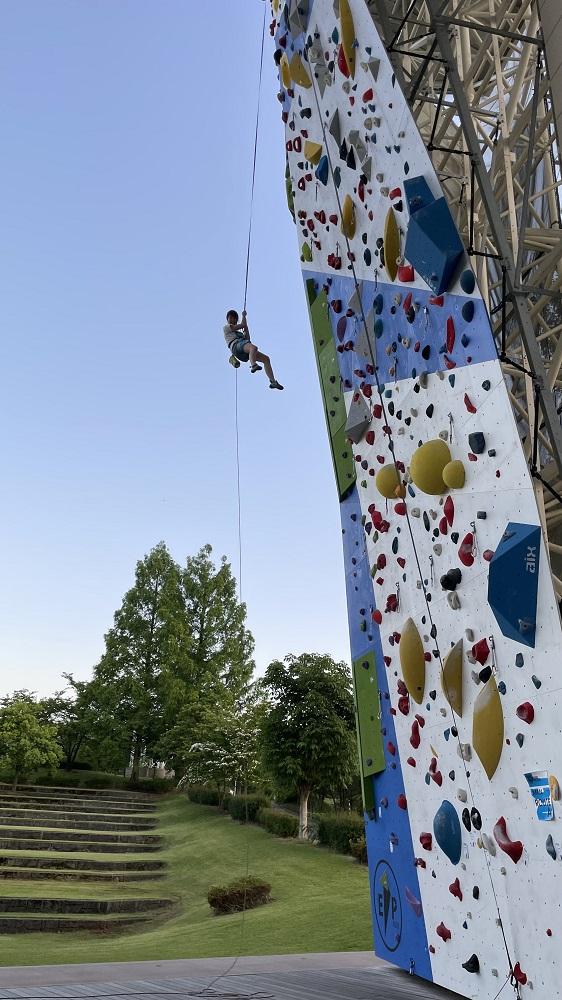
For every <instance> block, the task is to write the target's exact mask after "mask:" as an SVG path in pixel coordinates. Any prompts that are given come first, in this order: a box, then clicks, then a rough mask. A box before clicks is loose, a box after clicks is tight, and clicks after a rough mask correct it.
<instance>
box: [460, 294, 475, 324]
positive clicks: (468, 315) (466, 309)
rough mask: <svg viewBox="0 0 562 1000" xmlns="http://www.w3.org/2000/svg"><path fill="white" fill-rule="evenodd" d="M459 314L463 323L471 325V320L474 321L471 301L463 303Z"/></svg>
mask: <svg viewBox="0 0 562 1000" xmlns="http://www.w3.org/2000/svg"><path fill="white" fill-rule="evenodd" d="M461 312H462V318H463V319H464V321H465V323H472V320H473V319H474V301H473V299H469V300H468V302H465V303H464V305H463V307H462V309H461Z"/></svg>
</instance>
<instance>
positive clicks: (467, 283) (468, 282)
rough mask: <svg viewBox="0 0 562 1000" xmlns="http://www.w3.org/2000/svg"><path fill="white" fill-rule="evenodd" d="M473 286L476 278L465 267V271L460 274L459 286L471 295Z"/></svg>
mask: <svg viewBox="0 0 562 1000" xmlns="http://www.w3.org/2000/svg"><path fill="white" fill-rule="evenodd" d="M475 287H476V279H475V277H474V273H473V271H471V270H469V268H467V269H466V271H463V272H462V274H461V288H462V290H463V292H466V294H467V295H472V293H473V291H474V289H475Z"/></svg>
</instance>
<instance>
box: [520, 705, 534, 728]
mask: <svg viewBox="0 0 562 1000" xmlns="http://www.w3.org/2000/svg"><path fill="white" fill-rule="evenodd" d="M517 718H518V719H521V720H522V721H523V722H526V723H527V724H528V725H529V726H530V725H531V722H532V721H533V719H534V718H535V710H534V708H533V706H532V705H531V702H530V701H524V702H523V704H522V705H519V707H518V708H517Z"/></svg>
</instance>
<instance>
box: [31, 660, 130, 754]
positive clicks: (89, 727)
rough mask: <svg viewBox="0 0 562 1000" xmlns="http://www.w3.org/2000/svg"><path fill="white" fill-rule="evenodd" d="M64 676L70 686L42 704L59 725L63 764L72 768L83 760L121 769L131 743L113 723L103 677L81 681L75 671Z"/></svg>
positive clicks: (48, 714)
mask: <svg viewBox="0 0 562 1000" xmlns="http://www.w3.org/2000/svg"><path fill="white" fill-rule="evenodd" d="M63 677H64V679H65V680H66V681H67V683H68V687H67V688H65V689H64V690H62V691H56V692H55V693H54V694H53V695H51V697H49V698H45V699H44V700H43V702H42V703H41V714H42V716H43V717H44V718H45V719H46V720H47V721H49V722H52V723H54V724H55V725H56V727H57V733H58V739H59V743H60V745H61V747H62V749H63V752H64V758H63V766H64V767H65V768H66V769H68V770H72V768H73V766H74V765H75V764H76V763H77V761H78V760H80V761H87V762H88V763H89V764H91V765H93V766H96V767H100V768H101V769H103V770H105V769H108V770H121V769H122V768H123V767H125V765H126V764H127V763H128V760H127V754H128V750H129V742H128V741H127V739H125V740H123V735H122V733H121V730H120V729H119V728H118V729H115V727H114V726H113V717H112V715H111V712H110V711H108V709H107V706H106V702H107V698H106V692H105V691H104V689H103V687H102V685H101V684H100V682H99V680H91V681H77V680H75V679H74V677H73V676H72V674H63Z"/></svg>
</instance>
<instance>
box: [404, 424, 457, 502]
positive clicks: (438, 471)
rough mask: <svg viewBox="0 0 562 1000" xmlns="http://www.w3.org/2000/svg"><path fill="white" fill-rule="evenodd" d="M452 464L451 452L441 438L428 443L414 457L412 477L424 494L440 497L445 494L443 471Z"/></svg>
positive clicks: (411, 467)
mask: <svg viewBox="0 0 562 1000" xmlns="http://www.w3.org/2000/svg"><path fill="white" fill-rule="evenodd" d="M450 462H451V452H450V451H449V447H448V445H446V444H445V442H444V441H442V440H441V438H434V440H433V441H426V443H425V444H422V446H421V448H418V450H417V451H415V452H414V454H413V455H412V461H411V462H410V475H411V477H412V479H413V481H414V483H415V484H416V486H417V487H418V489H420V490H421V491H422V493H428V494H429V496H432V497H434V496H439V494H440V493H444V492H445V488H446V487H445V483H444V482H443V469H444V468H445V466H446V465H448V464H449V463H450Z"/></svg>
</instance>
